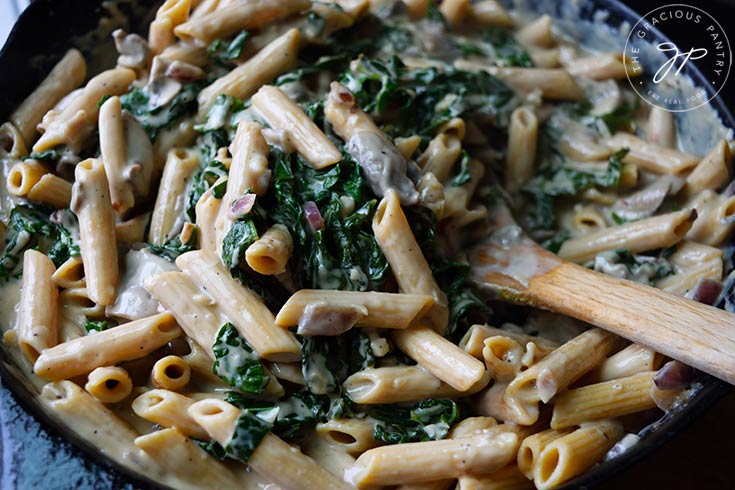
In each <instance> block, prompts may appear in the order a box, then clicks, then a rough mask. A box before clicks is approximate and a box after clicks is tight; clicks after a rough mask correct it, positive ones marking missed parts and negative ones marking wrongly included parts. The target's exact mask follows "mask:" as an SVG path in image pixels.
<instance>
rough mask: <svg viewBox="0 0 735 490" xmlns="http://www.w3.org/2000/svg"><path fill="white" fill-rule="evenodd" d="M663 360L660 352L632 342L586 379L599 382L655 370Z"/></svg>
mask: <svg viewBox="0 0 735 490" xmlns="http://www.w3.org/2000/svg"><path fill="white" fill-rule="evenodd" d="M662 362H663V356H662V355H661V354H659V353H658V352H655V351H653V350H652V349H649V348H648V347H645V346H642V345H640V344H630V345H629V346H628V347H626V348H625V349H623V350H621V351H620V352H617V353H615V354H613V355H612V356H610V357H608V358H607V359H606V360H605V361H604V362H603V363H602V364H600V365H599V366H598V367H596V368H595V369H593V370H592V371H590V373H589V374H588V375H587V376H586V377H585V378H584V380H585V381H588V382H590V383H593V382H594V383H599V382H602V381H610V380H613V379H618V378H625V377H627V376H633V375H634V374H638V373H642V372H646V371H655V370H657V369H658V368H659V366H661V363H662Z"/></svg>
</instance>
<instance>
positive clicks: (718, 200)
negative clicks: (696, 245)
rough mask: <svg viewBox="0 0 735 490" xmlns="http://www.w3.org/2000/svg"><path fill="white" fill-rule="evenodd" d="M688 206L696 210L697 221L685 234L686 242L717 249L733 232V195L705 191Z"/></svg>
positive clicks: (734, 208) (734, 226)
mask: <svg viewBox="0 0 735 490" xmlns="http://www.w3.org/2000/svg"><path fill="white" fill-rule="evenodd" d="M689 205H690V206H692V208H694V209H695V210H696V212H697V219H696V221H695V222H694V224H693V225H692V227H691V229H690V230H688V233H687V234H686V237H687V239H688V240H693V241H695V242H700V243H703V244H705V245H709V246H712V247H717V246H720V245H722V244H723V243H724V241H725V240H726V239H727V238H728V237H729V236H730V234H731V233H732V231H733V230H735V195H733V196H729V197H728V196H725V195H723V194H716V193H715V192H713V191H711V190H706V191H703V192H700V193H699V195H698V196H697V197H696V198H695V199H694V200H693V201H691V202H690V203H689Z"/></svg>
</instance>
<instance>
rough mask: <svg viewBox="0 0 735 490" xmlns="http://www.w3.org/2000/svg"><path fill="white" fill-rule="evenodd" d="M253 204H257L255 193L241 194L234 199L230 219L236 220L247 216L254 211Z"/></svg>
mask: <svg viewBox="0 0 735 490" xmlns="http://www.w3.org/2000/svg"><path fill="white" fill-rule="evenodd" d="M253 206H255V194H245V195H244V196H240V197H238V198H237V199H235V200H234V201H232V205H231V206H230V212H229V215H228V217H229V218H230V220H232V221H235V220H237V219H238V218H240V217H241V216H245V215H246V214H248V213H249V212H250V211H252V209H253Z"/></svg>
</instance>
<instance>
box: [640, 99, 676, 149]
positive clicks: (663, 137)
mask: <svg viewBox="0 0 735 490" xmlns="http://www.w3.org/2000/svg"><path fill="white" fill-rule="evenodd" d="M646 137H647V138H648V140H649V141H651V142H652V143H656V144H657V145H660V146H663V147H664V148H676V122H675V121H674V114H673V113H672V112H671V111H667V110H666V109H661V108H660V107H655V106H654V107H651V112H650V113H649V114H648V127H647V128H646Z"/></svg>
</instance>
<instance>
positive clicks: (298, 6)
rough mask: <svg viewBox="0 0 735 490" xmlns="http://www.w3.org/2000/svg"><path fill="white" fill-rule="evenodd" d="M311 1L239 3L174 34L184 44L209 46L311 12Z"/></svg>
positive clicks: (288, 0) (193, 19) (181, 28)
mask: <svg viewBox="0 0 735 490" xmlns="http://www.w3.org/2000/svg"><path fill="white" fill-rule="evenodd" d="M309 7H310V2H308V1H307V0H253V1H249V2H245V3H243V2H235V3H233V4H231V5H228V6H226V7H222V8H218V9H216V10H214V11H213V12H211V13H208V14H206V15H203V16H201V17H195V18H192V19H189V20H188V21H187V22H184V23H183V24H181V25H179V26H177V27H176V28H175V29H174V33H175V34H176V36H178V37H179V38H180V39H183V40H184V41H189V42H191V41H194V40H196V41H198V42H199V43H200V44H205V45H208V44H209V43H211V42H212V41H214V40H215V39H217V38H226V37H229V36H231V35H233V34H235V33H237V32H240V31H242V30H250V29H255V28H262V27H265V26H267V25H268V24H270V23H271V22H273V21H275V20H278V19H282V18H284V17H287V16H289V15H291V14H295V13H297V12H300V11H302V10H307V9H308V8H309Z"/></svg>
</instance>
